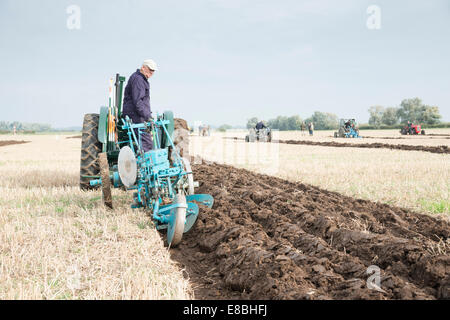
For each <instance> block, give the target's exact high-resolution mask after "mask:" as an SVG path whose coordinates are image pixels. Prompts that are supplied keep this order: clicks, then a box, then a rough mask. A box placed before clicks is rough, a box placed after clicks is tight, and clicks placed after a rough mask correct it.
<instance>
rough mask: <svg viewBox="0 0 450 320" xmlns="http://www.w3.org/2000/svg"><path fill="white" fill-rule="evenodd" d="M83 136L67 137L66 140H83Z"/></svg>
mask: <svg viewBox="0 0 450 320" xmlns="http://www.w3.org/2000/svg"><path fill="white" fill-rule="evenodd" d="M81 137H82V136H72V137H67V138H66V139H81Z"/></svg>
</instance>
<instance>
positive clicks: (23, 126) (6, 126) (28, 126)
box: [0, 121, 52, 132]
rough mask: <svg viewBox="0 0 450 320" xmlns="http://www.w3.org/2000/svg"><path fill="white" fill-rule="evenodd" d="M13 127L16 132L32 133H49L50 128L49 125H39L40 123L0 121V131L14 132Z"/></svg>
mask: <svg viewBox="0 0 450 320" xmlns="http://www.w3.org/2000/svg"><path fill="white" fill-rule="evenodd" d="M14 126H15V127H16V131H17V132H19V131H34V132H42V131H51V130H52V126H51V125H49V124H41V123H23V122H19V121H12V122H9V121H0V131H9V132H12V131H14Z"/></svg>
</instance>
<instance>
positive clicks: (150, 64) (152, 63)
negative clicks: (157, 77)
mask: <svg viewBox="0 0 450 320" xmlns="http://www.w3.org/2000/svg"><path fill="white" fill-rule="evenodd" d="M142 65H143V66H147V67H149V68H150V70H154V71H156V70H158V67H157V66H156V62H155V61H153V60H152V59H147V60H144V62H143V63H142Z"/></svg>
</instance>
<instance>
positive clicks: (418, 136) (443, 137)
mask: <svg viewBox="0 0 450 320" xmlns="http://www.w3.org/2000/svg"><path fill="white" fill-rule="evenodd" d="M329 137H330V138H334V136H329ZM410 137H414V140H417V139H424V140H426V139H450V136H444V135H442V136H438V137H434V136H433V137H430V135H428V136H422V135H417V136H410ZM362 138H363V139H383V140H386V139H388V140H389V139H393V140H399V139H400V140H402V139H403V140H411V138H409V137H408V136H403V137H369V136H363V137H362ZM339 139H345V138H339Z"/></svg>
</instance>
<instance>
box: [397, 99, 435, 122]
mask: <svg viewBox="0 0 450 320" xmlns="http://www.w3.org/2000/svg"><path fill="white" fill-rule="evenodd" d="M398 116H399V118H400V121H401V122H402V123H406V122H408V121H411V122H417V123H425V124H436V123H439V122H440V120H439V119H440V118H441V115H440V113H439V108H438V107H436V106H427V105H425V104H423V103H422V100H421V99H419V98H413V99H404V100H403V101H402V103H401V104H400V108H399V109H398Z"/></svg>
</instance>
